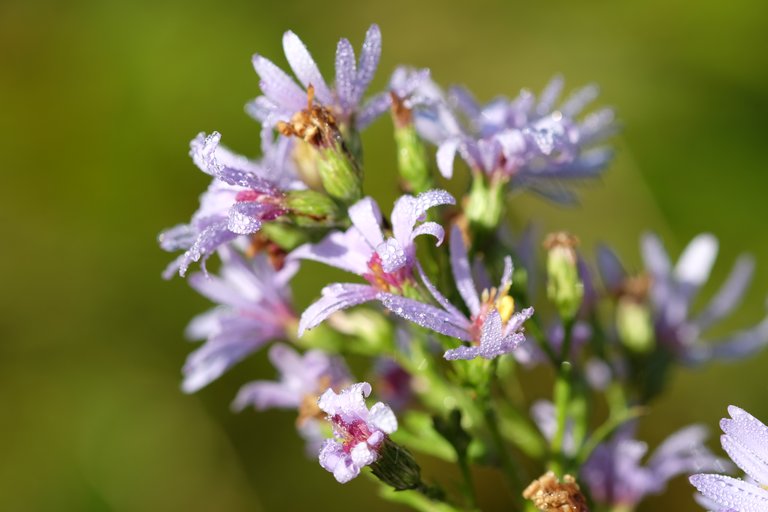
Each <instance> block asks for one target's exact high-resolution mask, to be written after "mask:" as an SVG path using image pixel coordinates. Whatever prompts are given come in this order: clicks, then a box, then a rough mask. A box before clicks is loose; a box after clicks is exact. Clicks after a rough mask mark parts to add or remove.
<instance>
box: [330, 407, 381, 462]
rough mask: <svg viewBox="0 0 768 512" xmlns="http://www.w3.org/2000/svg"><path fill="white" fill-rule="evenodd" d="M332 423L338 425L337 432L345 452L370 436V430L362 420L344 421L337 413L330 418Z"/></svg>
mask: <svg viewBox="0 0 768 512" xmlns="http://www.w3.org/2000/svg"><path fill="white" fill-rule="evenodd" d="M331 421H332V422H333V424H334V425H336V426H337V427H338V429H337V430H338V432H339V433H340V434H341V435H342V437H343V439H342V442H341V445H342V447H343V448H344V452H345V453H349V452H351V451H352V448H354V447H355V446H357V445H358V444H359V443H365V442H367V441H368V438H369V437H371V434H372V432H371V431H370V429H369V428H368V425H367V424H366V423H365V422H364V421H363V420H359V419H358V420H354V421H353V422H352V423H346V422H345V421H344V420H343V419H342V418H341V416H339V415H338V414H337V415H335V416H334V417H333V418H331Z"/></svg>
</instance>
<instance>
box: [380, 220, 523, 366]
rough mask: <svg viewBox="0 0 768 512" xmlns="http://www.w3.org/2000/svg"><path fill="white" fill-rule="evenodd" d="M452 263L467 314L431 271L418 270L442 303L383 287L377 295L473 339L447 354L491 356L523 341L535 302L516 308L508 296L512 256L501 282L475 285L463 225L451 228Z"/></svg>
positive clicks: (437, 327) (440, 328)
mask: <svg viewBox="0 0 768 512" xmlns="http://www.w3.org/2000/svg"><path fill="white" fill-rule="evenodd" d="M450 243H451V269H452V271H453V278H454V280H455V281H456V288H458V290H459V294H460V295H461V297H462V299H464V303H465V304H466V306H467V308H468V309H469V312H470V316H469V317H467V316H466V315H465V314H464V313H462V312H461V311H459V310H458V309H457V308H456V307H455V306H454V305H453V304H451V303H450V302H449V301H448V299H446V298H445V296H443V294H441V293H440V292H439V291H438V290H437V288H436V287H435V286H434V285H433V284H432V283H431V282H430V280H429V279H428V278H427V276H426V275H425V274H424V273H423V272H420V274H421V279H422V281H423V282H424V285H425V286H426V288H427V289H428V290H429V292H430V293H431V294H432V297H433V298H434V299H435V301H436V302H437V303H438V304H439V305H440V307H436V306H433V305H431V304H425V303H422V302H418V301H416V300H413V299H410V298H406V297H401V296H397V295H393V294H386V293H383V294H381V295H380V297H379V299H380V300H381V301H382V303H383V304H384V305H385V306H386V307H387V308H388V309H389V310H390V311H393V312H394V313H395V314H397V315H400V316H402V317H403V318H405V319H406V320H410V321H411V322H414V323H416V324H419V325H421V326H422V327H426V328H428V329H432V330H434V331H436V332H439V333H441V334H445V335H447V336H451V337H454V338H458V339H460V340H462V341H468V342H470V343H471V345H469V346H461V347H458V348H456V349H453V350H449V351H447V352H446V353H445V358H446V359H449V360H450V359H474V358H476V357H483V358H485V359H492V358H494V357H497V356H500V355H502V354H507V353H509V352H511V351H512V350H514V349H515V348H516V347H517V346H518V345H519V344H520V343H522V342H523V341H525V335H523V333H522V332H521V331H522V327H523V323H524V322H525V321H526V320H527V319H529V318H530V317H531V316H532V315H533V308H527V309H524V310H522V311H521V312H519V313H515V312H514V300H513V299H512V297H510V296H509V289H510V286H511V285H512V259H511V258H510V257H507V258H505V260H504V274H503V275H502V278H501V283H500V284H499V287H498V288H490V289H488V288H486V289H485V290H483V292H482V293H481V294H479V293H478V290H477V288H476V286H475V282H474V280H473V278H472V273H471V270H470V265H469V258H468V256H467V249H466V246H465V245H464V240H463V239H462V234H461V231H460V230H459V228H458V227H457V226H455V225H454V227H453V230H452V231H451V239H450Z"/></svg>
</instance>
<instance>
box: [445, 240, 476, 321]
mask: <svg viewBox="0 0 768 512" xmlns="http://www.w3.org/2000/svg"><path fill="white" fill-rule="evenodd" d="M450 248H451V270H452V272H453V279H454V281H456V288H457V289H458V290H459V294H460V295H461V298H462V299H464V304H466V305H467V307H468V308H469V312H470V313H471V314H473V315H476V314H477V313H478V312H479V311H480V297H479V295H478V294H477V290H476V289H475V283H474V282H473V281H472V271H471V270H470V268H469V258H468V256H467V248H466V247H465V246H464V238H463V237H462V234H461V230H460V229H459V227H458V226H456V225H454V226H453V227H452V228H451V239H450Z"/></svg>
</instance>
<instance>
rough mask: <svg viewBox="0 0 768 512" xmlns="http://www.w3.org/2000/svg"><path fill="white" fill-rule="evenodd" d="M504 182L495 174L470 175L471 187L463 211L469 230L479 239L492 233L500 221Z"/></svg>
mask: <svg viewBox="0 0 768 512" xmlns="http://www.w3.org/2000/svg"><path fill="white" fill-rule="evenodd" d="M505 183H506V182H505V181H504V180H502V179H499V178H498V177H496V176H492V177H490V178H488V177H487V176H486V175H485V174H482V173H475V174H474V175H473V177H472V188H471V189H470V191H469V196H467V199H466V204H465V206H464V213H465V215H466V216H467V221H469V227H470V230H471V231H472V232H473V234H475V235H479V237H480V238H481V239H482V238H486V237H488V236H489V235H490V234H492V233H494V232H495V231H496V228H498V226H499V223H500V222H501V216H502V215H503V213H504V185H505Z"/></svg>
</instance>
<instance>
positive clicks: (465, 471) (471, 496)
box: [458, 454, 477, 510]
mask: <svg viewBox="0 0 768 512" xmlns="http://www.w3.org/2000/svg"><path fill="white" fill-rule="evenodd" d="M458 462H459V469H460V470H461V477H462V478H463V479H464V485H463V486H462V491H463V493H464V499H465V500H466V502H467V507H468V508H469V509H470V510H472V509H475V508H477V493H476V492H475V484H474V482H473V481H472V470H471V469H470V467H469V460H467V456H466V454H463V455H462V454H459V460H458Z"/></svg>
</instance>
